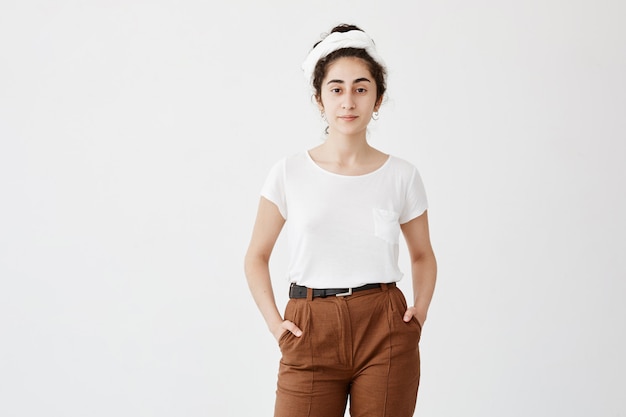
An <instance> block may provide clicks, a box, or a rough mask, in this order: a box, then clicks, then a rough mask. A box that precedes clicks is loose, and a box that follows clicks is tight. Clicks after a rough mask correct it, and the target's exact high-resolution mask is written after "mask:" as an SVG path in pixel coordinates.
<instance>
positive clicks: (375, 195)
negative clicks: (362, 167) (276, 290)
mask: <svg viewBox="0 0 626 417" xmlns="http://www.w3.org/2000/svg"><path fill="white" fill-rule="evenodd" d="M261 195H262V196H263V197H265V198H266V199H268V200H269V201H271V202H272V203H274V204H275V205H276V206H277V207H278V210H279V211H280V214H281V215H282V216H283V218H285V219H286V223H285V227H286V229H287V244H288V248H289V255H290V257H289V267H288V273H287V278H288V280H289V281H290V282H294V283H297V284H299V285H304V286H307V287H310V288H349V287H358V286H361V285H365V284H371V283H378V282H387V283H389V282H396V281H399V280H400V279H401V278H402V275H403V274H402V272H401V271H400V269H399V267H398V244H399V241H398V240H399V238H400V224H403V223H406V222H408V221H410V220H412V219H414V218H416V217H418V216H420V215H421V214H422V213H424V211H425V210H426V209H427V207H428V202H427V199H426V193H425V191H424V185H423V183H422V179H421V177H420V175H419V172H418V171H417V169H416V168H415V166H413V165H412V164H410V163H409V162H407V161H405V160H402V159H400V158H396V157H394V156H389V158H388V159H387V161H386V162H385V164H384V165H382V166H381V167H380V168H378V169H377V170H375V171H373V172H371V173H368V174H365V175H358V176H346V175H339V174H335V173H332V172H329V171H327V170H325V169H323V168H321V167H320V166H319V165H317V164H316V163H315V162H314V161H313V159H311V157H310V155H309V153H308V152H302V153H298V154H296V155H293V156H290V157H287V158H284V159H282V160H281V161H279V162H278V163H277V164H276V165H274V167H273V168H272V169H271V171H270V173H269V175H268V177H267V179H266V181H265V184H264V185H263V188H262V190H261Z"/></svg>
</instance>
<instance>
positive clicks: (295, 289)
mask: <svg viewBox="0 0 626 417" xmlns="http://www.w3.org/2000/svg"><path fill="white" fill-rule="evenodd" d="M381 285H382V284H365V285H362V286H360V287H356V288H321V289H319V288H314V289H313V298H317V297H322V298H324V297H328V296H329V295H334V296H336V297H345V296H347V295H352V293H354V292H359V291H365V290H373V289H374V288H380V287H381ZM387 285H388V286H390V287H395V286H396V283H395V282H391V283H389V284H387ZM307 290H308V288H307V287H303V286H302V285H297V284H291V287H289V298H306V297H307Z"/></svg>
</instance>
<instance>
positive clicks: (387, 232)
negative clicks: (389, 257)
mask: <svg viewBox="0 0 626 417" xmlns="http://www.w3.org/2000/svg"><path fill="white" fill-rule="evenodd" d="M372 213H373V216H374V234H375V235H376V237H379V238H381V239H383V240H384V241H386V242H387V243H390V244H392V245H397V244H398V239H399V237H400V223H399V221H398V220H399V219H400V214H399V213H396V212H395V211H391V210H384V209H377V208H375V209H373V210H372Z"/></svg>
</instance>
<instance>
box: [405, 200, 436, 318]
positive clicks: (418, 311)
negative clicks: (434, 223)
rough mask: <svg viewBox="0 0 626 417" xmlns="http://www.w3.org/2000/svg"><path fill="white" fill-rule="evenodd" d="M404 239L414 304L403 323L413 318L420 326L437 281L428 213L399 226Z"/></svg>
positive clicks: (408, 310) (426, 313) (426, 312)
mask: <svg viewBox="0 0 626 417" xmlns="http://www.w3.org/2000/svg"><path fill="white" fill-rule="evenodd" d="M400 227H401V229H402V233H403V234H404V238H405V239H406V243H407V247H408V249H409V257H410V259H411V273H412V276H413V299H414V304H413V306H412V307H409V308H408V309H407V311H406V313H405V314H404V321H405V322H408V321H410V320H411V317H413V316H415V318H417V321H419V323H420V324H421V325H423V324H424V321H426V316H427V315H428V307H429V306H430V301H431V300H432V298H433V293H434V291H435V281H436V280H437V260H436V259H435V253H434V252H433V248H432V246H431V244H430V233H429V231H428V213H427V212H426V211H425V212H424V213H423V214H422V215H420V216H419V217H416V218H414V219H413V220H411V221H409V222H407V223H404V224H403V225H401V226H400Z"/></svg>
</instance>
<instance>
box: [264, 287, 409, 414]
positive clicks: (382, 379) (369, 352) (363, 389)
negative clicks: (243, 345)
mask: <svg viewBox="0 0 626 417" xmlns="http://www.w3.org/2000/svg"><path fill="white" fill-rule="evenodd" d="M406 308H407V304H406V300H405V298H404V295H403V294H402V292H401V291H400V289H398V288H397V287H395V286H391V285H383V288H376V289H372V290H365V291H360V292H356V293H354V294H353V295H351V296H347V297H335V296H329V297H326V298H314V299H313V298H311V291H310V290H309V297H308V299H304V298H303V299H291V300H289V302H288V304H287V306H286V308H285V319H288V320H291V321H293V322H294V323H295V324H296V325H298V326H299V327H300V328H301V329H302V332H303V334H302V336H301V337H296V336H294V335H293V334H292V333H290V332H285V333H284V334H283V335H282V336H281V338H280V340H279V342H278V343H279V346H280V349H281V351H282V359H281V360H280V367H279V373H278V389H277V391H276V408H275V413H274V416H275V417H343V415H344V412H345V408H346V402H347V399H348V397H349V398H350V415H351V416H352V417H411V416H413V411H414V410H415V401H416V399H417V388H418V385H419V377H420V359H419V348H418V342H419V338H420V334H421V328H420V325H419V323H418V322H417V320H416V319H415V318H413V319H412V320H411V321H410V322H409V323H405V322H404V321H403V320H402V317H403V315H404V312H405V311H406Z"/></svg>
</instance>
